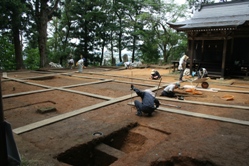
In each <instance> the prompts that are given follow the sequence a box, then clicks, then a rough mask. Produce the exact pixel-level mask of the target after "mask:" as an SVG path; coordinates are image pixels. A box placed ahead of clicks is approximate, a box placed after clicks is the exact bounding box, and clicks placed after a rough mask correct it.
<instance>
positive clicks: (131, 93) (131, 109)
mask: <svg viewBox="0 0 249 166" xmlns="http://www.w3.org/2000/svg"><path fill="white" fill-rule="evenodd" d="M132 78H133V72H132V71H131V85H132V83H133V82H132ZM131 103H132V91H131ZM131 112H132V107H131Z"/></svg>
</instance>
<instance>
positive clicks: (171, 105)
mask: <svg viewBox="0 0 249 166" xmlns="http://www.w3.org/2000/svg"><path fill="white" fill-rule="evenodd" d="M160 105H164V106H170V107H176V108H181V106H178V105H173V104H165V103H160Z"/></svg>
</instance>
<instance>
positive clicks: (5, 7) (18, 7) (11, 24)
mask: <svg viewBox="0 0 249 166" xmlns="http://www.w3.org/2000/svg"><path fill="white" fill-rule="evenodd" d="M24 2H25V0H21V1H20V0H13V1H8V0H2V1H1V2H0V9H1V23H0V24H1V25H0V26H1V29H2V32H8V30H11V34H12V37H13V43H14V48H15V64H16V69H23V68H25V67H24V64H23V57H22V43H21V40H20V36H21V35H20V30H21V29H22V21H23V19H22V14H23V12H24V11H25V5H24Z"/></svg>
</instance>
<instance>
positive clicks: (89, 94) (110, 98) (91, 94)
mask: <svg viewBox="0 0 249 166" xmlns="http://www.w3.org/2000/svg"><path fill="white" fill-rule="evenodd" d="M56 89H57V90H61V91H66V92H71V93H76V94H81V95H85V96H90V97H94V98H98V99H104V100H112V99H113V98H112V97H106V96H102V95H97V94H93V93H87V92H80V91H76V90H71V89H63V88H56Z"/></svg>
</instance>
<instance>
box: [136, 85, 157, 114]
mask: <svg viewBox="0 0 249 166" xmlns="http://www.w3.org/2000/svg"><path fill="white" fill-rule="evenodd" d="M131 90H133V91H135V92H136V93H137V95H138V96H140V97H141V99H142V102H140V101H138V100H135V101H134V104H135V107H136V109H137V113H136V115H137V116H142V113H145V114H148V116H151V115H152V113H153V112H154V111H155V110H156V109H157V108H158V107H159V105H160V103H159V100H157V99H156V98H155V94H154V93H153V92H152V91H151V90H149V89H147V90H144V91H140V90H139V89H137V88H135V87H134V85H132V84H131Z"/></svg>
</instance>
